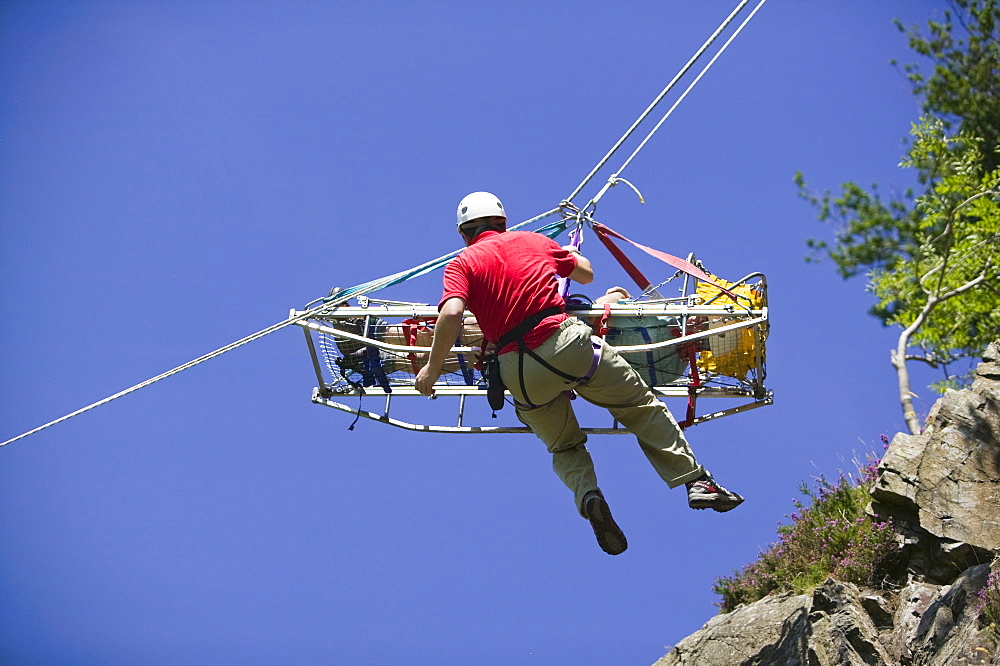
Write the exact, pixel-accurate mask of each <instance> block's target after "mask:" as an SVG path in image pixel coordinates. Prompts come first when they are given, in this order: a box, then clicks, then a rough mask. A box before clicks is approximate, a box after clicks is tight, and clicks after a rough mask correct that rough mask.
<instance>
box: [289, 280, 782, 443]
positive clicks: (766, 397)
mask: <svg viewBox="0 0 1000 666" xmlns="http://www.w3.org/2000/svg"><path fill="white" fill-rule="evenodd" d="M685 282H686V281H685ZM750 283H753V285H754V288H755V289H757V290H758V291H759V292H760V293H761V294H762V296H761V299H760V301H761V303H760V304H758V307H749V306H746V307H744V306H740V305H733V304H732V302H731V301H730V302H728V303H724V302H721V301H723V300H725V299H719V302H716V303H712V302H708V303H702V302H700V299H699V298H698V297H697V296H695V295H693V294H688V295H686V296H681V297H677V298H666V299H656V300H646V301H637V302H632V303H615V304H610V305H607V306H605V305H591V304H585V305H580V304H573V303H569V304H568V305H567V309H566V312H567V314H569V315H570V316H576V317H580V318H582V319H584V320H587V321H599V320H600V319H601V317H603V316H605V315H606V314H610V316H611V317H616V316H628V317H640V318H642V317H673V318H676V321H677V322H679V328H680V332H681V335H680V336H679V337H675V338H671V339H669V340H663V341H658V342H651V343H649V344H641V345H628V346H617V347H616V349H617V350H618V352H619V353H621V354H623V355H625V357H626V359H627V358H628V357H629V355H630V354H639V353H646V352H647V351H651V350H656V349H661V348H666V347H671V346H676V347H677V348H678V351H679V353H684V354H685V355H686V356H688V357H690V368H689V369H688V373H687V374H686V375H685V376H682V377H680V378H678V379H677V380H675V381H672V382H669V383H664V384H662V385H656V386H650V388H651V389H652V391H653V393H654V394H655V395H656V396H657V397H659V398H660V399H663V400H665V399H667V398H687V400H688V410H687V415H686V418H684V419H682V420H681V419H679V423H680V425H681V426H682V427H688V426H691V425H695V424H699V423H705V422H707V421H711V420H714V419H718V418H721V417H723V416H729V415H732V414H737V413H741V412H745V411H748V410H751V409H756V408H758V407H762V406H766V405H770V404H772V403H773V394H772V392H771V391H770V390H769V389H767V388H766V386H765V384H764V380H765V378H766V367H765V360H766V357H765V353H764V340H765V339H766V337H767V331H768V308H767V301H766V281H765V279H764V276H763V275H762V274H760V273H754V274H751V275H749V276H747V277H746V278H743V279H742V280H740V281H738V282H736V283H734V285H740V284H750ZM711 300H715V299H711ZM296 314H301V313H299V312H297V311H295V310H293V311H292V312H291V316H293V317H294V316H295V315H296ZM437 314H438V312H437V309H436V308H435V307H433V306H429V305H426V304H416V303H403V302H398V301H387V300H380V299H374V298H368V297H363V296H362V297H359V298H358V299H357V305H346V304H345V305H339V306H336V307H332V308H331V309H330V310H329V311H323V312H321V313H318V314H315V315H314V316H312V317H310V318H308V319H303V320H301V321H298V322H297V324H298V325H299V326H300V327H302V329H303V331H304V333H305V337H306V342H307V346H308V349H309V352H310V357H311V360H312V365H313V369H314V371H315V373H316V379H317V382H318V385H317V386H316V387H315V388H314V389H313V392H312V401H313V402H314V403H316V404H318V405H324V406H326V407H330V408H332V409H336V410H338V411H341V412H345V413H348V414H353V415H354V416H355V417H357V418H364V419H370V420H372V421H377V422H380V423H385V424H388V425H392V426H395V427H398V428H403V429H406V430H411V431H418V432H435V433H452V434H475V433H494V434H512V433H530V432H531V431H530V429H528V428H527V427H524V426H506V425H470V424H468V423H467V422H466V420H467V419H466V405H467V400H469V399H472V400H482V401H483V402H485V400H486V386H485V381H484V380H483V378H482V377H481V374H480V373H479V372H478V370H477V371H476V372H475V373H474V379H475V380H474V381H473V382H472V383H471V384H469V383H463V384H454V383H446V382H444V381H440V380H439V383H438V384H435V387H434V392H435V395H434V396H433V398H429V397H427V396H422V395H421V394H420V393H418V392H417V390H416V389H415V388H414V387H413V381H412V376H411V377H410V379H409V381H406V380H402V381H400V380H399V379H398V378H397V379H395V380H394V381H392V382H391V384H390V386H389V387H388V388H389V390H388V391H386V390H385V388H383V387H381V386H378V385H370V386H358V385H356V384H351V383H350V382H348V381H346V380H345V378H344V377H343V376H341V377H337V376H336V374H337V372H336V371H337V369H336V368H333V367H332V366H331V365H330V363H329V362H327V361H326V360H325V359H324V358H323V355H322V354H321V353H320V349H321V348H322V345H317V342H318V341H319V338H321V337H322V336H333V337H335V338H339V339H341V340H352V341H354V342H356V343H360V344H363V345H365V346H367V347H370V348H374V349H377V350H379V353H380V354H386V353H388V354H410V353H421V354H426V353H427V352H428V351H429V348H428V347H426V346H412V345H398V344H393V343H389V342H385V341H383V340H379V339H376V338H375V337H369V336H366V335H364V334H357V333H354V332H351V331H349V330H344V329H345V328H346V326H345V325H344V322H346V321H351V320H357V319H359V318H369V317H372V318H374V317H377V318H378V319H380V320H383V321H385V322H387V323H389V324H393V323H394V322H402V321H404V320H421V321H430V320H433V319H434V318H436V316H437ZM466 315H467V316H471V313H469V312H466ZM695 322H701V323H702V324H704V323H705V322H708V323H709V326H711V328H707V329H705V328H704V325H702V326H701V327H699V326H696V325H695ZM713 324H714V325H713ZM698 329H701V330H698ZM742 330H749V331H751V335H752V340H753V341H754V344H753V354H752V368H751V369H750V371H749V372H748V373H747V374H746V376H745V377H743V378H735V377H726V376H723V375H712V373H710V372H709V373H706V372H705V371H704V370H699V368H698V361H697V355H698V353H699V352H698V349H699V347H705V343H706V342H708V341H710V339H711V338H712V337H713V336H723V335H726V334H728V333H732V332H735V331H742ZM478 351H479V350H478V348H476V347H458V346H456V347H453V348H452V349H451V352H452V353H454V354H464V355H471V354H475V353H476V352H478ZM363 396H368V397H369V398H372V397H376V396H382V397H384V406H383V408H382V411H381V412H376V411H370V410H368V409H363V408H362V407H361V405H360V402H361V400H360V399H361V397H363ZM351 398H358V404H357V406H351V405H349V404H347V403H346V401H347V400H349V399H351ZM398 398H406V399H407V400H415V399H417V398H423V399H424V400H428V399H434V400H438V399H442V398H444V399H452V398H457V411H456V413H455V421H454V423H455V424H454V425H444V424H425V423H414V422H412V421H407V420H403V419H400V418H396V417H395V416H393V415H392V414H391V411H392V403H393V401H394V399H398ZM701 398H729V399H736V400H739V401H740V404H737V405H735V406H731V407H728V408H725V409H721V410H717V411H713V412H709V413H703V414H698V413H696V405H697V402H698V400H699V399H701ZM507 399H508V403H510V404H513V403H512V398H510V393H509V392H508V393H507ZM352 402H353V400H352ZM582 430H583V431H584V432H585V433H588V434H625V433H627V432H628V430H627V429H626V428H624V427H622V426H621V424H619V423H617V422H616V421H613V422H612V424H611V426H610V427H597V426H588V427H582Z"/></svg>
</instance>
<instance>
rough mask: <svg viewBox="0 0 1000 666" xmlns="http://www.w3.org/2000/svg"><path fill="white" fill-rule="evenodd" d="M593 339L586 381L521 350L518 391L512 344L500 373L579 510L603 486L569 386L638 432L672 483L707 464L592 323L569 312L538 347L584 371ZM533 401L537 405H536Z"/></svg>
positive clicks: (556, 362)
mask: <svg viewBox="0 0 1000 666" xmlns="http://www.w3.org/2000/svg"><path fill="white" fill-rule="evenodd" d="M594 342H596V343H599V344H600V353H601V356H600V362H599V363H598V365H597V369H596V371H595V372H594V375H593V377H591V379H590V381H588V382H587V383H585V384H579V385H577V384H575V383H572V382H569V381H567V380H566V379H564V378H563V377H560V376H559V375H557V374H555V373H554V372H552V371H551V370H548V369H546V368H545V367H544V366H543V365H541V364H540V363H538V362H537V361H536V360H535V359H533V358H532V357H531V356H529V355H528V354H524V357H523V372H524V386H525V388H526V390H527V393H528V395H527V396H525V395H524V394H523V393H522V391H521V381H520V378H519V372H518V357H519V356H520V354H519V353H518V352H516V351H515V352H508V353H506V354H503V355H501V356H500V373H501V376H502V377H503V381H504V384H506V385H507V389H508V390H509V391H510V392H511V395H513V396H514V400H515V401H516V402H517V403H518V406H517V417H518V419H520V420H521V422H522V423H524V424H525V425H526V426H528V427H529V428H531V430H532V432H534V433H535V435H536V436H537V437H538V438H539V439H540V440H542V442H544V443H545V446H546V448H548V450H549V452H550V453H552V468H553V469H554V470H555V472H556V474H558V475H559V478H560V479H562V481H563V483H565V484H566V486H567V487H568V488H569V489H570V490H572V491H573V495H574V498H575V500H576V506H577V509H578V510H579V511H580V514H581V515H583V496H584V495H585V494H586V493H587V492H589V491H591V490H597V489H598V487H597V475H596V473H595V471H594V462H593V460H592V459H591V457H590V453H589V452H588V451H587V447H586V442H587V436H586V435H585V434H584V433H583V431H581V430H580V425H579V423H578V422H577V420H576V415H575V414H574V413H573V406H572V405H571V404H570V398H569V396H568V395H567V394H566V393H565V392H566V391H568V390H569V389H573V390H574V391H576V393H577V394H578V395H579V396H580V397H582V398H584V399H585V400H587V402H590V403H593V404H595V405H597V406H599V407H604V408H606V409H607V410H608V411H609V412H610V413H611V415H612V416H613V417H614V418H615V419H617V420H618V422H619V423H621V424H622V425H623V426H625V427H626V428H627V429H628V430H629V432H631V433H632V434H633V435H635V436H636V438H637V439H638V440H639V446H640V447H641V448H642V452H643V453H645V454H646V458H647V459H648V460H649V462H650V464H651V465H652V466H653V469H654V470H656V473H657V474H659V475H660V478H662V479H663V480H664V481H665V482H666V483H667V485H668V486H670V487H671V488H675V487H677V486H679V485H682V484H684V483H686V482H688V481H693V480H694V479H697V478H698V477H699V476H701V475H702V474H704V472H705V470H704V468H703V467H702V466H701V465H699V464H698V461H697V460H696V459H695V456H694V452H692V451H691V447H690V446H689V445H688V442H687V440H686V439H685V438H684V434H683V433H682V432H681V429H680V428H679V427H678V425H677V422H676V421H675V420H674V417H673V416H672V415H671V414H670V412H669V410H667V407H666V405H664V404H663V402H661V401H660V400H658V399H657V398H656V396H655V395H654V394H653V392H652V391H650V390H649V388H648V387H647V386H646V385H645V384H644V383H643V382H642V380H641V379H640V378H639V375H638V373H636V371H635V370H633V369H632V367H631V366H630V365H629V364H628V363H626V362H625V359H623V358H622V357H621V356H620V355H619V354H618V352H616V351H615V350H614V348H612V347H610V346H608V345H607V343H605V342H604V340H601V339H600V338H598V337H595V336H593V331H592V330H591V328H590V326H588V325H587V324H585V323H583V322H582V321H580V320H579V319H575V318H573V317H570V318H569V319H567V320H566V321H564V322H562V324H561V325H560V327H559V329H558V330H557V331H556V332H555V333H553V334H552V335H551V336H550V337H549V339H548V340H546V341H545V342H544V343H542V344H541V346H539V347H538V348H536V349H535V350H534V352H535V353H536V354H538V355H539V356H540V357H542V358H543V359H545V361H546V362H547V363H549V364H551V365H552V366H553V367H555V368H558V369H559V370H561V371H563V372H565V373H566V374H568V375H572V376H574V377H582V376H583V375H585V374H586V373H587V371H588V370H590V367H591V364H592V363H593V361H594V346H593V343H594ZM529 404H533V405H539V406H538V407H534V408H532V407H529V406H528V405H529Z"/></svg>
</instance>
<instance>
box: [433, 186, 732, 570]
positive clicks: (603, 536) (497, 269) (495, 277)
mask: <svg viewBox="0 0 1000 666" xmlns="http://www.w3.org/2000/svg"><path fill="white" fill-rule="evenodd" d="M506 225H507V214H506V212H505V211H504V208H503V204H502V203H501V202H500V200H499V199H497V197H495V196H494V195H492V194H490V193H488V192H474V193H472V194H470V195H469V196H467V197H465V198H464V199H462V201H461V203H459V205H458V231H459V233H460V234H461V236H462V238H463V239H464V240H465V244H466V249H465V250H463V251H462V253H461V254H460V255H459V256H458V257H456V258H455V259H454V260H452V261H451V262H450V263H449V264H448V266H447V267H446V268H445V273H444V294H443V295H442V297H441V301H440V303H439V305H438V312H439V316H438V320H437V324H436V326H435V327H434V340H433V342H432V344H431V351H430V355H429V358H428V362H427V365H425V366H424V367H423V368H421V369H420V372H419V373H418V374H417V378H416V382H415V386H416V389H417V390H418V391H419V392H420V393H422V394H424V395H431V394H432V393H433V392H434V383H435V382H436V381H437V379H438V377H439V376H440V375H441V372H442V370H441V368H442V365H443V363H444V360H445V357H446V356H447V354H448V351H449V349H450V348H451V346H452V344H453V343H454V341H455V340H456V339H457V338H458V335H459V333H460V331H461V327H462V317H463V314H464V312H465V309H466V308H468V309H469V310H471V311H472V313H473V314H474V315H475V317H476V321H477V322H478V323H479V326H480V328H481V329H482V331H483V336H484V337H485V339H486V340H487V341H489V342H490V343H491V344H492V345H493V346H494V347H498V348H497V349H496V353H497V354H498V355H499V359H498V360H499V364H500V374H501V376H502V378H503V382H504V384H505V385H506V386H507V387H508V389H509V390H510V393H511V395H512V396H513V398H514V402H515V409H516V412H517V417H518V419H520V420H521V422H523V423H524V424H525V425H527V426H528V427H530V428H531V430H532V432H534V433H535V435H536V436H537V437H538V438H539V439H541V440H542V442H544V443H545V445H546V447H547V448H548V450H549V452H551V453H552V466H553V469H554V470H555V472H556V474H558V475H559V478H561V479H562V481H563V482H564V483H565V484H566V485H567V486H568V487H569V488H570V490H572V491H573V495H574V499H575V501H576V506H577V510H578V511H579V512H580V514H581V515H582V516H583V517H584V518H586V519H587V520H589V521H590V524H591V526H592V527H593V529H594V534H595V536H596V537H597V542H598V544H599V545H600V546H601V548H602V549H603V550H604V551H605V552H607V553H609V554H611V555H617V554H619V553H621V552H623V551H624V550H625V549H626V548H627V547H628V543H627V541H626V539H625V535H624V534H623V533H622V531H621V529H619V527H618V525H617V524H615V521H614V519H613V518H612V516H611V510H610V509H609V507H608V504H607V502H606V501H605V499H604V495H603V494H602V493H601V491H600V489H599V488H598V486H597V476H596V474H595V472H594V463H593V461H592V460H591V457H590V453H589V452H588V451H587V448H586V446H585V444H586V441H587V436H586V435H585V434H584V433H583V432H582V431H581V430H580V426H579V424H578V422H577V420H576V415H575V414H574V413H573V408H572V406H571V404H570V398H569V395H568V394H567V391H568V390H570V389H572V390H574V391H575V392H576V393H577V394H579V395H580V396H581V397H583V398H584V399H586V400H587V401H588V402H591V403H593V404H595V405H598V406H601V407H604V408H606V409H607V410H608V411H609V412H610V413H611V414H612V416H614V418H615V419H617V420H618V422H619V423H621V424H622V425H624V426H625V427H626V428H628V430H629V432H631V433H632V434H633V435H635V436H636V438H637V439H638V440H639V445H640V446H641V448H642V451H643V453H645V454H646V457H647V458H648V459H649V462H650V463H651V464H652V466H653V469H655V470H656V472H657V473H658V474H659V475H660V477H661V478H662V479H663V480H664V481H665V482H666V483H667V484H668V485H669V486H670V487H671V488H675V487H677V486H680V485H686V486H687V492H688V504H689V505H690V506H691V508H694V509H714V510H716V511H729V510H730V509H733V508H735V507H736V506H737V505H739V504H740V503H741V502H742V501H743V498H742V497H741V496H739V495H737V494H736V493H732V492H729V491H728V490H726V489H725V488H723V487H722V486H721V485H719V484H718V483H717V482H716V481H715V480H714V479H713V478H712V477H711V475H710V474H709V473H708V472H707V471H706V470H705V469H704V468H703V467H702V466H701V465H699V464H698V462H697V460H696V459H695V456H694V453H693V452H692V451H691V448H690V446H689V445H688V443H687V441H686V440H685V438H684V435H683V433H682V432H681V430H680V428H679V427H678V426H677V422H676V421H675V420H674V418H673V417H672V416H671V414H670V412H669V411H668V410H667V408H666V406H665V405H664V404H663V403H662V402H661V401H660V400H658V399H657V398H656V396H655V395H654V394H653V392H652V391H650V390H649V388H648V387H647V386H646V385H645V384H643V382H642V380H641V379H640V378H639V375H638V373H636V372H635V370H633V369H632V367H631V366H630V365H628V363H626V362H625V360H624V359H623V358H622V357H621V356H620V355H619V354H618V353H617V352H616V351H615V350H614V349H613V348H612V347H610V346H608V345H607V344H606V343H605V342H604V341H603V340H601V339H600V338H598V337H595V336H593V331H592V330H591V328H590V327H589V326H588V325H587V324H585V323H584V322H582V321H580V320H579V319H576V318H575V317H567V316H566V314H565V312H564V309H565V302H564V301H563V299H562V296H561V295H560V294H559V291H558V288H557V282H556V277H557V276H558V277H568V278H569V279H571V280H573V281H575V282H579V283H580V284H589V283H590V282H592V281H593V279H594V272H593V269H592V267H591V264H590V261H588V260H587V259H586V258H585V257H583V256H582V255H581V254H580V253H579V251H578V250H577V249H576V248H573V247H571V246H566V247H559V245H557V244H556V243H555V242H554V241H552V240H551V239H549V238H547V237H545V236H543V235H542V234H537V233H534V232H529V231H511V232H508V231H507V230H506Z"/></svg>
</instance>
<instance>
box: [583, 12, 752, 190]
mask: <svg viewBox="0 0 1000 666" xmlns="http://www.w3.org/2000/svg"><path fill="white" fill-rule="evenodd" d="M766 1H767V0H760V2H759V3H758V4H757V6H756V7H754V8H753V11H752V12H750V15H749V16H747V17H746V18H745V19H744V20H743V22H742V23H741V24H740V25H739V27H738V28H736V30H735V31H734V32H733V34H732V35H730V36H729V39H727V40H726V42H725V44H723V45H722V46H721V47H720V48H719V50H718V51H717V52H716V53H715V55H714V56H712V59H711V60H709V61H708V64H706V65H705V66H704V67H703V68H702V69H701V71H700V72H699V73H698V76H696V77H695V78H694V81H692V82H691V83H690V85H688V87H687V88H686V89H685V90H684V92H683V93H681V96H680V97H678V98H677V100H676V101H675V102H674V103H673V105H671V107H670V108H669V109H667V112H666V113H665V114H663V117H662V118H660V122H658V123H656V125H655V126H654V127H653V129H651V130H650V131H649V134H647V135H646V138H645V139H643V140H642V142H641V143H640V144H639V145H638V146H637V147H636V149H635V150H634V151H632V154H631V155H629V157H628V159H627V160H625V162H623V163H622V165H621V167H619V168H618V171H616V172H615V173H614V174H612V176H611V177H610V178H608V182H607V183H605V184H604V187H602V188H601V191H600V192H598V193H597V196H595V197H594V198H593V199H592V200H591V201H590V203H589V204H588V207H590V206H591V205H593V204H596V203H597V202H598V201H600V199H601V197H603V196H604V193H605V192H607V191H608V189H610V188H611V187H614V185H615V184H616V183H618V182H619V181H621V182H626V183H627V182H628V181H624V180H622V179H621V178H619V177H618V176H619V175H620V174H621V172H622V171H624V170H625V167H627V166H628V165H629V164H630V163H631V162H632V160H633V159H635V156H636V155H638V154H639V151H641V150H642V149H643V148H644V147H645V146H646V144H647V143H649V140H650V139H651V138H653V135H654V134H656V132H657V130H659V129H660V127H661V126H662V125H663V123H664V122H666V120H667V118H669V117H670V115H671V114H672V113H673V112H674V110H675V109H676V108H677V107H678V106H680V103H681V102H683V101H684V98H685V97H687V95H688V93H689V92H691V90H692V89H693V88H694V87H695V86H696V85H697V84H698V82H699V81H701V78H702V77H703V76H705V74H706V72H708V70H709V69H711V67H712V65H714V64H715V62H716V61H717V60H718V59H719V57H720V56H721V55H722V54H723V53H725V51H726V49H727V48H729V45H730V44H732V43H733V40H735V39H736V37H738V36H739V34H740V33H741V32H742V31H743V28H745V27H746V25H747V23H749V22H750V19H752V18H753V17H754V15H755V14H756V13H757V11H758V10H759V9H760V8H761V7H763V6H764V3H765V2H766ZM628 184H629V185H630V186H631V187H632V189H635V186H634V185H632V184H631V183H628ZM639 198H640V199H641V198H642V195H639Z"/></svg>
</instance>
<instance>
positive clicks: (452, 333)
mask: <svg viewBox="0 0 1000 666" xmlns="http://www.w3.org/2000/svg"><path fill="white" fill-rule="evenodd" d="M464 314H465V301H464V300H463V299H461V298H458V297H452V298H449V299H448V300H446V301H445V302H444V303H442V304H441V307H440V308H439V310H438V318H437V323H435V324H434V340H433V341H432V342H431V353H430V354H429V355H428V357H427V364H426V365H425V366H424V367H422V368H420V371H419V372H418V373H417V378H416V381H414V383H413V385H414V388H416V389H417V391H419V392H420V393H422V394H423V395H433V393H434V384H435V382H437V380H438V377H440V376H441V371H442V368H443V367H444V362H445V359H446V358H448V352H449V351H450V350H451V347H452V345H454V344H455V340H457V339H458V336H459V334H460V333H461V332H462V316H463V315H464Z"/></svg>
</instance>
